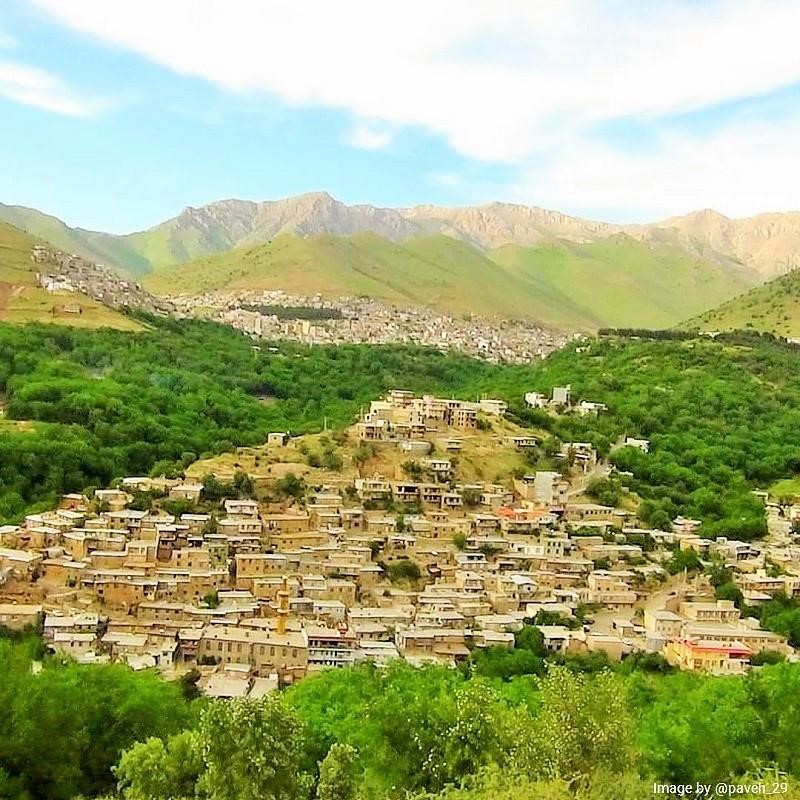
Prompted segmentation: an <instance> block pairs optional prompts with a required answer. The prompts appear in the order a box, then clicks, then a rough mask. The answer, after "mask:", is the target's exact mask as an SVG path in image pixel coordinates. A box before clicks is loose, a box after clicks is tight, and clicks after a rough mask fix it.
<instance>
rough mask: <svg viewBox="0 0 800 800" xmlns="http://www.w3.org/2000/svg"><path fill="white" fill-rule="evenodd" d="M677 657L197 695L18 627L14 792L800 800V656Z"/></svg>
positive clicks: (0, 739) (348, 679)
mask: <svg viewBox="0 0 800 800" xmlns="http://www.w3.org/2000/svg"><path fill="white" fill-rule="evenodd" d="M534 630H535V629H534ZM538 646H539V645H538V644H537V642H536V640H535V637H527V638H526V640H525V641H522V642H520V643H519V645H518V647H520V648H521V649H523V650H524V649H529V650H530V652H531V653H532V654H535V652H536V649H537V647H538ZM32 659H36V660H37V663H39V664H41V669H40V670H38V671H32V670H31V661H32ZM662 667H663V665H662V664H659V663H657V660H653V661H648V660H644V661H642V662H640V663H638V664H633V665H632V666H629V667H626V666H625V664H624V662H623V667H617V668H616V669H614V670H612V669H610V668H608V665H607V664H605V665H604V664H602V663H600V662H598V661H597V660H595V661H594V662H592V661H591V660H590V661H586V660H585V659H584V660H581V659H579V658H578V659H576V660H575V661H574V662H572V663H566V664H563V663H562V664H558V663H553V664H550V665H549V666H548V667H547V668H546V669H545V670H544V671H543V672H542V673H541V674H539V675H533V674H524V673H522V674H519V675H516V676H513V677H510V678H506V679H501V678H489V677H486V676H484V675H480V674H478V673H477V672H476V671H475V669H474V665H473V664H469V663H468V664H467V665H465V667H464V668H462V669H459V670H452V669H448V668H446V667H433V666H431V667H425V668H421V669H419V668H413V667H410V666H407V665H405V664H403V663H401V662H398V663H396V664H395V665H393V666H390V667H388V668H384V669H378V668H375V667H373V666H371V665H362V666H358V667H352V668H348V669H342V670H330V671H327V672H325V673H321V674H319V675H317V676H313V677H309V678H306V679H304V680H302V681H300V682H299V683H298V684H296V685H295V686H292V687H290V688H288V689H286V690H283V691H281V692H277V693H273V694H271V695H268V696H267V697H266V698H264V699H262V700H259V701H253V700H241V701H234V702H230V703H226V702H220V701H211V700H207V699H204V698H202V697H197V696H196V695H197V692H196V688H195V686H194V684H193V682H192V675H191V673H190V674H189V675H188V676H187V678H184V679H183V680H181V681H176V682H168V681H164V680H162V679H160V678H159V677H157V676H156V675H154V674H151V673H149V672H143V673H135V672H131V671H130V670H129V669H128V668H126V667H124V666H121V665H116V664H98V665H81V666H79V665H76V664H74V663H70V662H69V661H65V660H63V659H60V658H57V657H54V656H49V655H47V654H46V653H45V652H44V651H43V648H42V644H41V641H40V640H39V639H38V638H37V637H36V636H35V635H34V634H28V635H26V636H19V635H16V636H15V637H13V640H12V639H9V638H2V637H0V670H2V674H3V676H4V680H3V681H2V683H0V797H3V798H8V799H9V800H32V798H47V800H67V798H72V797H78V796H80V797H85V798H100V797H103V798H111V797H117V798H120V799H121V800H166V798H172V800H190V798H205V800H273V799H274V800H313V799H314V798H317V800H368V799H374V800H379V799H381V800H383V799H385V800H391V799H392V798H413V800H431V799H432V798H436V799H437V800H461V799H462V798H463V800H467V799H468V798H469V800H473V799H474V800H489V798H493V799H494V798H498V797H500V798H501V799H502V798H508V800H512V798H513V800H517V799H519V800H522V798H527V797H544V798H550V800H567V798H578V800H580V799H581V798H582V799H583V800H643V799H644V798H647V797H650V796H652V784H653V783H654V782H668V783H673V784H685V783H694V782H697V781H702V782H704V783H711V784H714V783H717V782H720V781H725V782H733V783H737V784H742V785H745V786H746V785H751V784H753V783H758V782H762V783H764V782H767V783H769V784H772V783H773V782H774V783H778V784H785V786H786V790H785V791H781V792H780V794H781V796H783V797H786V798H789V799H791V798H795V800H796V798H797V797H798V796H800V795H798V794H797V793H796V783H795V779H796V778H797V777H798V776H800V739H798V737H797V736H796V735H795V725H796V721H795V709H796V708H797V707H798V703H800V667H798V666H797V665H790V664H779V665H774V666H766V667H762V668H760V669H757V670H755V671H754V672H753V673H752V674H751V675H749V676H748V677H746V678H741V677H733V678H712V677H706V676H701V675H698V674H693V673H686V672H683V673H677V672H672V671H667V672H666V673H664V672H663V670H662ZM776 794H778V792H776Z"/></svg>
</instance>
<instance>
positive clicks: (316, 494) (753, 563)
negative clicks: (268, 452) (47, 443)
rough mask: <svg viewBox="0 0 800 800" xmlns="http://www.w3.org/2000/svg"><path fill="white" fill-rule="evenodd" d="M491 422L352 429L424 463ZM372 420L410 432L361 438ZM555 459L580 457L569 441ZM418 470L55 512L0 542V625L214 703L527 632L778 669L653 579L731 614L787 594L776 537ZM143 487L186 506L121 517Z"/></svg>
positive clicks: (799, 578)
mask: <svg viewBox="0 0 800 800" xmlns="http://www.w3.org/2000/svg"><path fill="white" fill-rule="evenodd" d="M504 411H505V406H504V404H503V403H502V402H500V401H496V400H483V401H476V402H475V403H464V402H462V401H450V400H442V399H441V398H435V397H428V396H423V397H416V396H415V395H413V394H411V393H408V392H400V391H395V392H391V393H389V395H387V397H386V398H384V399H383V400H381V401H376V402H374V403H373V404H372V406H371V408H370V410H369V411H368V412H367V413H366V414H365V415H364V417H363V418H362V420H361V422H360V423H358V425H357V426H356V429H357V431H358V433H359V436H364V437H365V438H372V439H373V440H374V441H377V442H380V443H381V444H380V445H378V446H383V447H387V448H400V449H403V448H406V447H407V446H408V445H409V444H410V443H412V444H417V443H427V444H430V445H431V446H432V444H433V442H434V441H437V437H440V438H441V439H442V440H444V441H446V440H447V438H448V431H451V430H453V431H458V433H459V437H460V439H459V440H460V441H461V442H463V441H464V440H465V439H468V438H469V436H470V435H474V434H475V433H476V431H475V430H474V429H473V422H474V424H475V425H477V424H478V423H477V420H478V419H480V418H481V416H483V415H488V417H490V418H491V417H493V416H502V414H503V413H504ZM474 415H481V416H474ZM379 422H386V423H390V424H391V425H392V426H399V425H407V426H411V427H412V429H414V430H415V431H416V429H417V428H419V430H420V431H421V433H420V435H419V436H417V435H416V433H415V434H414V435H413V437H412V436H411V435H409V436H406V435H405V433H403V434H398V435H397V436H396V437H394V438H391V437H388V438H381V437H372V436H371V435H368V434H367V431H368V430H370V428H368V427H364V426H370V425H373V424H377V423H379ZM394 430H395V433H396V432H397V431H396V429H394ZM426 437H428V438H426ZM515 438H518V439H520V440H523V439H525V441H520V442H519V443H517V444H515V446H518V447H522V448H524V447H530V446H535V443H536V437H534V436H531V437H524V436H519V437H515ZM273 439H274V442H275V443H277V444H285V442H286V434H283V433H281V434H275V435H274V437H273ZM564 448H565V449H566V450H569V451H570V452H573V453H574V452H575V451H576V449H577V450H578V451H579V452H580V453H582V454H583V456H584V457H585V459H586V461H587V463H596V461H597V454H596V453H595V452H594V451H593V450H592V448H591V446H590V445H588V444H581V443H565V444H564ZM427 452H430V451H427ZM422 455H424V454H422ZM421 463H423V464H425V468H426V470H427V471H428V475H429V476H430V480H428V481H426V482H408V481H398V480H387V479H385V478H383V477H381V476H379V475H375V476H371V477H354V478H349V477H342V479H341V480H339V481H338V482H332V483H331V484H330V485H324V486H318V487H315V488H313V489H309V490H308V492H307V494H306V496H305V497H304V498H303V499H302V501H297V502H293V503H292V504H288V503H287V504H284V505H283V506H281V507H275V503H274V502H273V503H271V504H267V503H264V502H259V501H258V500H255V499H250V498H233V497H231V498H228V499H225V500H224V501H223V502H222V503H221V504H220V505H218V506H214V507H213V508H212V507H210V505H209V504H207V503H206V504H204V501H203V494H204V487H203V485H202V484H200V483H192V482H191V481H187V480H182V479H181V480H167V479H164V478H138V477H132V478H125V479H123V480H122V482H121V483H120V485H119V486H118V487H117V488H112V489H101V490H98V491H96V492H95V493H94V496H93V497H91V498H88V497H85V496H83V495H80V494H76V495H67V496H65V497H63V498H62V501H61V503H60V504H59V507H58V508H55V509H53V510H51V511H47V512H42V513H38V514H31V515H29V516H28V517H26V519H25V520H24V522H23V523H22V524H21V525H18V526H17V525H10V526H5V527H1V528H0V625H5V626H7V627H12V628H21V627H24V626H25V625H28V624H41V625H42V629H43V631H44V637H45V640H46V641H47V643H48V645H49V646H50V647H51V648H52V649H53V650H54V651H56V652H59V653H63V654H66V655H69V656H72V657H74V658H76V659H78V660H80V661H84V662H92V661H97V660H108V659H115V660H121V661H125V662H127V663H128V664H129V665H130V666H131V667H133V668H145V667H156V668H159V669H161V670H163V671H165V672H167V673H172V674H174V673H180V672H183V671H186V670H188V669H192V668H195V669H197V670H198V671H199V673H200V674H201V676H202V677H201V678H200V685H201V687H202V689H203V690H204V691H205V692H207V693H208V694H210V695H213V696H218V697H237V696H245V695H249V696H257V695H259V694H263V693H264V692H266V691H270V690H272V689H273V688H275V687H276V686H279V685H282V684H286V683H290V682H293V681H296V680H298V679H300V678H302V677H303V676H304V675H307V674H308V673H310V672H314V671H316V670H321V669H329V668H335V667H342V666H347V665H350V664H353V663H356V662H359V661H362V660H370V661H373V662H375V663H377V664H381V665H382V664H386V663H387V662H389V661H390V660H392V659H396V658H403V659H405V660H407V661H409V662H410V663H412V664H425V663H429V662H435V663H442V664H448V665H454V664H456V663H457V662H459V661H460V660H462V659H465V658H468V657H469V655H470V653H471V651H472V650H474V649H475V648H485V647H503V648H512V647H513V646H514V642H515V636H514V634H515V633H516V632H517V631H519V630H520V629H521V628H522V626H523V625H524V624H530V621H531V620H533V621H534V624H536V625H537V626H538V627H539V629H540V630H541V632H542V635H543V639H544V644H545V646H546V647H547V648H548V650H550V651H552V652H554V653H562V654H581V653H591V652H595V651H602V652H604V653H606V654H607V655H608V657H609V658H611V659H612V660H619V659H622V658H624V657H626V656H627V655H629V654H631V653H633V652H637V651H641V652H653V653H662V654H663V655H664V656H665V657H666V659H667V660H668V661H669V662H670V663H672V664H674V665H676V666H679V667H681V668H685V669H702V670H707V671H710V672H714V673H717V674H733V673H738V672H743V671H745V670H747V669H748V667H749V665H750V661H751V659H752V657H753V656H754V655H756V654H757V653H759V652H761V651H764V650H770V651H778V652H780V653H782V654H784V655H787V656H790V657H793V651H792V649H791V648H790V647H789V645H788V644H787V642H786V640H785V639H784V638H783V637H781V636H779V635H777V634H775V633H771V632H769V631H764V630H761V629H760V628H759V627H758V623H757V622H755V621H754V620H752V619H741V618H740V612H739V609H738V608H736V607H735V606H734V605H733V604H732V603H731V602H729V601H717V600H715V599H714V595H713V589H712V588H711V587H710V585H709V584H708V582H707V581H706V580H705V579H703V578H702V577H700V578H697V579H694V580H688V579H687V578H686V577H685V576H677V577H668V575H667V573H666V571H665V569H664V566H663V564H664V562H665V561H666V560H667V559H668V558H669V557H670V555H671V553H672V551H673V550H674V549H682V550H694V551H696V552H697V553H698V555H700V556H701V557H703V558H707V559H715V560H718V561H720V562H722V563H725V564H728V565H731V566H732V567H733V568H734V576H735V581H736V584H737V585H738V586H739V587H740V588H741V590H742V592H743V593H744V596H745V597H746V600H747V603H748V604H751V605H752V604H757V603H758V602H765V601H767V600H769V599H770V597H772V596H774V595H776V594H778V593H785V594H786V595H788V596H798V595H800V547H795V546H793V545H792V544H791V541H792V540H791V535H790V534H789V533H786V534H785V539H784V540H783V541H782V542H781V543H780V544H774V543H769V542H768V543H758V544H754V543H744V542H738V541H732V540H729V539H723V538H720V539H716V540H714V541H710V540H706V539H703V538H702V537H701V536H700V535H699V533H700V532H699V527H700V523H699V522H697V521H696V520H687V519H684V518H680V517H679V518H677V519H676V520H675V521H674V522H673V525H672V530H669V531H662V530H651V529H646V528H642V527H640V526H639V524H638V520H637V519H636V514H635V512H633V511H630V510H626V509H623V508H614V507H611V506H604V505H600V504H597V503H592V502H586V500H585V498H584V497H582V495H581V494H580V493H578V494H577V495H575V494H573V491H572V489H571V486H572V485H573V483H572V480H573V479H572V476H573V474H574V473H575V472H576V471H577V472H580V470H581V469H582V467H581V466H575V465H573V466H572V468H571V469H572V472H570V470H568V469H565V470H564V471H555V470H549V471H548V470H538V471H534V472H532V473H531V474H529V475H522V476H518V477H512V476H509V480H508V481H507V482H506V483H505V484H498V483H489V482H486V483H483V482H478V483H473V484H463V483H458V482H457V481H456V480H455V477H456V476H455V475H454V474H453V471H454V468H453V465H452V462H451V461H450V460H449V459H448V458H446V457H435V458H434V457H431V458H429V459H427V461H425V460H423V462H421ZM154 490H157V491H159V492H161V493H162V494H164V495H165V496H166V498H167V499H169V500H173V501H183V507H186V506H187V504H188V505H189V506H191V507H192V510H189V511H185V512H182V513H179V514H177V513H176V514H170V513H167V512H166V511H164V510H162V509H161V507H160V505H159V504H158V503H157V504H156V505H154V506H152V507H151V508H150V510H140V508H139V507H140V506H141V504H140V503H136V502H135V501H136V499H137V497H140V496H141V493H142V492H144V491H150V492H153V491H154ZM171 507H173V508H174V505H173V506H171ZM398 507H399V508H403V509H413V510H412V511H408V510H407V511H405V512H403V513H398V510H397V509H398ZM778 563H779V564H780V565H781V572H780V575H779V576H778V577H771V576H770V575H771V574H772V573H774V572H775V571H774V570H768V569H767V568H768V565H770V564H778ZM768 573H769V574H768Z"/></svg>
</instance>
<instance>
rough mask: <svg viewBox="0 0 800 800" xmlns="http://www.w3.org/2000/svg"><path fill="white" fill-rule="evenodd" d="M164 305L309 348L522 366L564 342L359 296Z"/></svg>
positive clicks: (234, 296) (527, 327)
mask: <svg viewBox="0 0 800 800" xmlns="http://www.w3.org/2000/svg"><path fill="white" fill-rule="evenodd" d="M166 302H168V303H169V304H170V305H171V306H172V307H174V308H175V309H176V312H177V313H178V314H181V315H185V316H191V315H194V314H196V313H198V312H199V313H202V314H208V315H210V316H211V318H212V319H215V320H217V321H219V322H222V323H225V324H227V325H230V326H232V327H233V328H236V329H237V330H240V331H243V332H244V333H246V334H248V335H250V336H252V337H254V338H256V339H269V340H275V339H287V340H290V341H296V342H302V343H304V344H309V345H326V344H327V345H331V344H359V343H364V344H418V345H424V346H427V347H436V348H439V349H442V350H457V351H459V352H462V353H466V354H468V355H471V356H474V357H476V358H481V359H484V360H486V361H490V362H494V363H498V362H506V363H512V364H526V363H529V362H530V361H532V360H535V359H540V358H544V357H545V356H546V355H547V354H548V353H552V352H553V351H554V350H557V349H558V348H560V347H563V345H564V344H566V343H567V342H568V341H569V340H570V338H571V337H570V336H569V335H568V334H566V333H564V332H562V331H556V330H552V329H549V328H546V327H544V326H540V325H535V324H533V323H529V322H528V323H526V322H519V321H514V320H503V319H489V318H485V317H480V316H474V315H468V316H466V317H463V318H456V317H453V316H449V315H447V314H442V313H440V312H438V311H435V310H433V309H430V308H424V307H422V306H407V307H401V306H395V305H389V304H387V303H382V302H380V301H378V300H372V299H369V298H364V297H339V298H325V297H322V296H321V295H301V294H291V293H287V292H284V291H272V292H256V291H229V292H225V291H219V292H206V293H204V294H201V295H197V296H191V295H173V296H170V297H168V298H166ZM291 309H298V310H300V313H303V312H311V316H310V318H301V317H300V316H297V317H295V318H292V317H291V315H289V316H285V315H283V316H279V315H278V314H277V313H276V312H277V311H280V310H285V311H289V310H291ZM314 312H317V313H316V314H314Z"/></svg>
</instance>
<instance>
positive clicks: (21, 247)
mask: <svg viewBox="0 0 800 800" xmlns="http://www.w3.org/2000/svg"><path fill="white" fill-rule="evenodd" d="M36 241H37V240H36V239H34V238H33V237H32V236H30V235H29V234H27V233H25V232H23V231H21V230H19V229H18V228H15V227H13V226H12V225H7V224H6V223H2V222H0V320H2V321H3V322H12V323H22V322H58V323H60V324H62V325H71V326H74V327H81V328H99V327H111V328H117V329H119V330H141V328H142V326H141V325H140V324H139V323H138V322H135V321H134V320H132V319H130V318H128V317H126V316H125V315H124V314H120V313H118V312H117V311H114V310H113V309H110V308H108V307H107V306H104V305H103V304H102V303H98V302H97V301H96V300H92V299H90V298H88V297H83V296H80V295H75V294H71V293H67V292H63V293H58V294H52V293H50V292H46V291H44V290H43V289H39V288H38V287H37V286H36V270H35V269H34V265H33V263H32V262H31V248H32V247H33V246H34V244H36ZM76 302H77V303H79V304H80V306H81V308H82V310H83V313H82V314H66V313H64V310H63V307H64V305H69V304H74V303H76Z"/></svg>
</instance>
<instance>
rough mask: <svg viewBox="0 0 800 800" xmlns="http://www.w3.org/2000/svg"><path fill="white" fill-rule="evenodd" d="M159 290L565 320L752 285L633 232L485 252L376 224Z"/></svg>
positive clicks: (704, 303)
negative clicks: (375, 302)
mask: <svg viewBox="0 0 800 800" xmlns="http://www.w3.org/2000/svg"><path fill="white" fill-rule="evenodd" d="M147 285H148V287H149V288H150V289H151V290H152V291H155V292H161V293H177V292H183V293H198V292H202V291H207V290H213V289H220V288H243V289H286V290H289V291H294V292H299V293H315V292H319V293H321V294H323V295H328V296H335V295H368V296H371V297H376V298H379V299H382V300H385V301H388V302H394V303H400V304H403V303H406V304H424V305H428V306H431V307H433V308H437V309H440V310H442V311H447V312H449V313H451V314H466V313H478V314H485V315H493V314H496V315H499V316H503V317H511V318H524V319H535V320H539V321H543V322H546V323H549V324H552V325H555V326H559V327H569V328H579V329H584V330H592V329H595V328H598V327H602V326H631V327H637V326H643V327H646V326H649V327H665V326H670V325H674V324H675V323H677V322H678V321H679V320H681V319H684V318H685V317H686V316H688V315H689V314H692V313H698V312H700V311H702V310H704V309H706V308H710V307H712V306H713V305H714V304H715V303H718V302H720V300H721V299H726V298H728V297H732V296H733V295H735V294H736V293H737V292H740V291H742V290H744V289H745V288H746V287H747V283H746V282H745V280H744V279H743V278H741V277H740V276H738V275H734V274H732V273H730V272H726V271H725V270H724V269H722V268H720V267H717V266H714V265H712V264H709V263H707V262H704V261H699V260H696V259H691V258H689V257H687V256H686V255H685V254H683V253H681V252H680V251H679V250H677V249H675V248H672V247H668V246H664V247H657V248H653V247H650V246H648V245H645V244H642V243H640V242H636V241H634V240H632V239H630V238H628V237H619V238H614V239H610V240H608V241H603V242H597V243H593V244H587V245H575V244H569V243H566V242H561V241H558V242H553V243H551V244H546V245H541V246H538V247H518V246H507V247H503V248H500V249H498V250H496V251H494V252H492V253H490V254H488V255H487V254H484V253H482V252H480V251H479V250H476V249H475V248H473V247H470V246H469V245H468V244H466V243H464V242H460V241H456V240H454V239H451V238H449V237H446V236H440V235H436V236H425V237H418V238H414V239H410V240H408V241H405V242H402V243H394V242H389V241H387V240H385V239H382V238H381V237H379V236H376V235H374V234H359V235H356V236H348V237H336V236H316V237H311V238H308V239H300V238H298V237H296V236H293V235H282V236H278V237H276V238H275V239H274V240H273V241H272V242H270V243H269V244H266V245H259V246H257V247H251V248H244V249H240V250H232V251H228V252H225V253H221V254H219V255H215V256H209V257H206V258H202V259H199V260H197V261H194V262H190V263H188V264H184V265H181V266H173V267H168V268H163V269H160V270H157V271H156V272H155V273H154V274H153V275H152V276H151V277H150V278H148V279H147Z"/></svg>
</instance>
